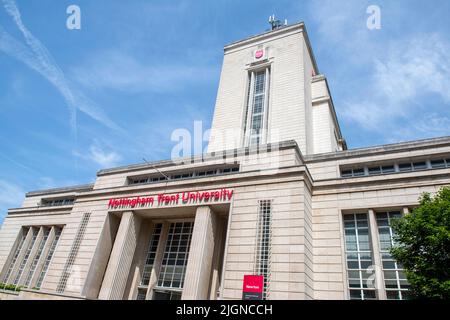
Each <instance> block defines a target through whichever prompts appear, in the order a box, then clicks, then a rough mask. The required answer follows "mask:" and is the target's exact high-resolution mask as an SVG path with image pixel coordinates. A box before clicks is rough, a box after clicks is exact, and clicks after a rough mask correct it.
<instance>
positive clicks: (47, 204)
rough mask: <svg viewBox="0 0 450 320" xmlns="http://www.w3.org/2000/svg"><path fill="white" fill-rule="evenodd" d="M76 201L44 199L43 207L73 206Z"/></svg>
mask: <svg viewBox="0 0 450 320" xmlns="http://www.w3.org/2000/svg"><path fill="white" fill-rule="evenodd" d="M74 202H75V199H73V198H64V199H42V201H41V205H42V206H44V207H55V206H70V205H73V203H74Z"/></svg>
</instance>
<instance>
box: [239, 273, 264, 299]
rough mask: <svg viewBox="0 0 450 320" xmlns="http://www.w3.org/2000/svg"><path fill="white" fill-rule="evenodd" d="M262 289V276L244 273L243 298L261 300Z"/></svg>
mask: <svg viewBox="0 0 450 320" xmlns="http://www.w3.org/2000/svg"><path fill="white" fill-rule="evenodd" d="M263 290H264V276H255V275H244V286H243V288H242V299H243V300H261V299H262V294H263Z"/></svg>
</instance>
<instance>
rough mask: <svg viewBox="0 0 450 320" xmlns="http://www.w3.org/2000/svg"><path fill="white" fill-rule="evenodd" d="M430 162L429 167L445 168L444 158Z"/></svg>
mask: <svg viewBox="0 0 450 320" xmlns="http://www.w3.org/2000/svg"><path fill="white" fill-rule="evenodd" d="M430 164H431V168H433V169H440V168H445V160H444V159H438V160H431V161H430Z"/></svg>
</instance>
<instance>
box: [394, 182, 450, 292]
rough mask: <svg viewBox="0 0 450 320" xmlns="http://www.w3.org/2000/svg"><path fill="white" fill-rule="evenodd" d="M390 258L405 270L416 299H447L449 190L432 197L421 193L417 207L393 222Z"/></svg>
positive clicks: (449, 280)
mask: <svg viewBox="0 0 450 320" xmlns="http://www.w3.org/2000/svg"><path fill="white" fill-rule="evenodd" d="M392 229H393V230H394V232H395V235H394V240H395V246H394V247H393V248H392V249H391V254H392V256H393V257H394V258H395V259H396V260H397V261H398V262H400V263H401V264H402V265H403V267H404V268H405V272H406V277H407V279H408V282H409V283H410V285H411V289H410V290H411V294H412V295H413V296H415V297H417V298H432V299H449V298H450V277H449V271H450V270H449V269H450V255H449V250H450V189H449V188H442V189H441V190H440V191H439V192H438V193H437V194H436V196H435V197H434V198H433V197H431V196H430V194H428V193H424V194H423V195H422V196H421V198H420V206H419V207H417V208H415V209H414V210H413V211H412V212H411V213H410V214H407V215H405V216H404V217H402V218H400V219H397V220H395V221H393V222H392Z"/></svg>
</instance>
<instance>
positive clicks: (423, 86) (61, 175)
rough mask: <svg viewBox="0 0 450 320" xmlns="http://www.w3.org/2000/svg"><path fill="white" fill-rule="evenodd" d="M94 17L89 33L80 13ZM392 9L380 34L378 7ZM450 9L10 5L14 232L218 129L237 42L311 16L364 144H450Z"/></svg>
mask: <svg viewBox="0 0 450 320" xmlns="http://www.w3.org/2000/svg"><path fill="white" fill-rule="evenodd" d="M71 4H75V5H78V6H79V7H80V9H81V30H69V29H67V28H66V19H67V17H68V15H67V14H66V8H67V7H68V6H69V5H71ZM369 5H378V6H379V7H380V8H381V29H380V30H369V29H367V27H366V20H367V17H368V16H369V15H368V14H367V13H366V8H367V7H368V6H369ZM448 12H450V2H449V1H447V0H442V1H438V0H435V1H411V0H404V1H377V0H371V1H364V0H358V1H356V0H355V1H353V0H352V1H350V0H349V1H342V0H336V1H331V0H329V1H323V0H321V1H303V0H302V1H285V0H278V1H265V0H259V1H237V0H236V1H231V0H230V1H220V0H215V1H198V0H197V1H193V0H191V1H149V0H147V1H144V0H130V1H119V0H108V1H106V0H96V1H88V0H71V1H64V0H40V1H25V0H17V1H12V0H0V112H1V115H0V149H1V152H0V223H1V222H2V220H3V217H4V215H5V214H6V211H7V208H10V207H18V206H20V204H21V202H22V200H23V196H24V193H25V192H26V191H30V190H36V189H42V188H52V187H58V186H66V185H72V184H83V183H89V182H93V181H94V179H95V173H96V171H97V170H99V169H101V168H106V167H112V166H117V165H125V164H130V163H139V162H142V158H143V157H145V158H146V159H147V160H158V159H167V158H169V157H170V152H171V149H172V147H173V146H174V144H175V143H174V142H172V141H171V133H172V131H173V130H174V129H176V128H187V129H189V130H192V128H193V123H194V120H198V121H203V124H204V129H207V128H209V126H210V123H211V120H212V113H213V108H214V102H215V97H216V93H217V86H218V81H219V75H220V69H221V63H222V54H223V46H224V45H225V44H227V43H230V42H233V41H236V40H239V39H242V38H245V37H248V36H250V35H254V34H258V33H260V32H262V31H264V30H266V29H268V27H269V25H268V23H267V19H268V16H269V15H271V14H276V15H277V17H280V18H282V19H284V18H286V19H288V21H289V22H290V23H293V22H298V21H304V22H305V23H306V26H307V29H308V32H309V36H310V39H311V42H312V46H313V50H314V52H315V56H316V60H317V63H318V66H319V70H320V72H321V73H323V74H325V75H326V76H327V78H328V80H329V84H330V88H331V92H332V95H333V99H334V104H335V107H336V110H337V113H338V117H339V120H340V123H341V127H342V131H343V134H344V136H345V138H346V139H347V143H348V146H349V147H350V148H356V147H363V146H371V145H378V144H385V143H393V142H399V141H407V140H414V139H421V138H429V137H436V136H444V135H450V40H449V39H450V22H449V19H448V16H447V15H448Z"/></svg>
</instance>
